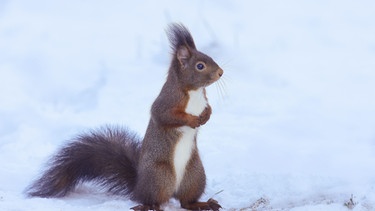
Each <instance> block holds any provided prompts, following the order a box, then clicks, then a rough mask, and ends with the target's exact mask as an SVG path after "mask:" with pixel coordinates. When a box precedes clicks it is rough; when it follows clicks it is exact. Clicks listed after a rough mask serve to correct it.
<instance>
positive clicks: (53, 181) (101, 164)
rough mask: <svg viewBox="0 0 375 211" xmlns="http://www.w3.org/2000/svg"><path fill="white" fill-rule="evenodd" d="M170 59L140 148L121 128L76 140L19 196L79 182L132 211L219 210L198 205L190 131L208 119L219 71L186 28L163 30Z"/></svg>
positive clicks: (198, 172) (61, 190)
mask: <svg viewBox="0 0 375 211" xmlns="http://www.w3.org/2000/svg"><path fill="white" fill-rule="evenodd" d="M167 35H168V38H169V41H170V43H171V47H172V50H173V58H172V62H171V65H170V68H169V71H168V77H167V80H166V82H165V84H164V86H163V88H162V90H161V92H160V94H159V96H158V97H157V98H156V100H155V101H154V103H153V105H152V109H151V118H150V121H149V124H148V127H147V131H146V134H145V136H144V138H143V141H141V139H140V138H139V137H138V136H137V135H136V134H135V133H133V132H131V131H129V130H128V129H126V128H118V127H109V126H107V127H104V128H101V129H99V130H94V131H91V132H89V133H86V134H81V135H79V136H77V137H76V138H75V139H73V141H72V142H70V143H69V144H67V145H66V146H64V147H63V148H62V149H60V151H59V152H58V153H57V154H56V155H55V156H54V157H52V159H51V161H50V163H49V166H48V168H47V170H46V171H45V172H44V173H43V175H42V176H41V177H40V178H39V179H38V180H36V181H35V182H34V183H33V184H32V185H31V186H30V187H29V188H28V189H27V190H26V192H27V194H28V195H29V196H38V197H62V196H65V195H66V194H67V193H68V192H69V191H71V190H73V189H74V188H75V186H76V185H78V184H79V183H81V182H84V181H94V182H96V183H97V184H99V185H101V186H102V187H105V188H107V189H108V191H109V192H112V193H115V194H120V195H124V196H128V197H129V198H130V199H132V200H134V201H136V202H139V203H141V205H138V206H135V207H133V208H132V209H133V210H137V211H144V210H160V205H162V204H164V203H166V202H167V201H168V200H169V199H170V198H176V199H178V200H179V201H180V203H181V207H182V208H185V209H189V210H219V209H220V208H221V206H220V205H219V204H218V202H217V201H215V200H213V199H209V200H208V201H207V202H199V201H198V199H199V198H200V197H201V195H202V193H203V191H204V189H205V185H206V175H205V171H204V168H203V165H202V162H201V159H200V157H199V153H198V149H197V140H196V139H197V132H198V129H199V127H200V126H201V125H204V124H205V123H206V122H207V121H208V120H209V118H210V115H211V107H210V105H209V104H208V101H207V97H206V90H205V87H207V86H208V85H210V84H212V83H214V82H215V81H217V80H219V79H220V77H221V76H222V75H223V70H222V69H221V68H220V67H219V66H218V65H217V64H216V63H215V61H214V60H213V59H212V58H211V57H209V56H207V55H205V54H203V53H202V52H200V51H198V50H197V49H196V47H195V44H194V40H193V38H192V36H191V34H190V32H189V31H188V29H187V28H186V27H185V26H183V25H182V24H176V23H174V24H171V25H169V28H168V30H167Z"/></svg>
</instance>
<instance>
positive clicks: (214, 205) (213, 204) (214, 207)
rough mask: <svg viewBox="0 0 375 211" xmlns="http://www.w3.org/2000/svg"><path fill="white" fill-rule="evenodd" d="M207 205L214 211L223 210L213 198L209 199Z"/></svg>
mask: <svg viewBox="0 0 375 211" xmlns="http://www.w3.org/2000/svg"><path fill="white" fill-rule="evenodd" d="M207 204H208V206H209V207H210V208H211V209H212V210H213V211H218V210H219V209H220V208H221V206H220V204H219V203H218V202H217V201H216V200H215V199H213V198H210V199H208V201H207Z"/></svg>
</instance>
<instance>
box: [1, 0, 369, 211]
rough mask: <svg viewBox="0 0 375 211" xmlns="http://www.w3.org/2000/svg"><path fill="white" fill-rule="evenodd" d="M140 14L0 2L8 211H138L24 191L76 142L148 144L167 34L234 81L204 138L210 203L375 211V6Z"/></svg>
mask: <svg viewBox="0 0 375 211" xmlns="http://www.w3.org/2000/svg"><path fill="white" fill-rule="evenodd" d="M134 2H137V3H134ZM134 2H132V1H116V0H114V1H85V0H80V1H39V0H38V1H8V0H0V210H69V211H70V210H127V209H129V208H130V207H131V206H134V205H135V203H134V202H132V201H130V200H127V199H123V198H121V197H118V196H111V195H108V194H106V193H103V192H102V191H100V190H97V189H95V187H92V186H91V185H86V186H83V187H80V188H78V189H77V191H76V192H74V193H72V194H71V195H69V196H67V197H65V198H61V199H41V198H31V199H29V198H26V197H25V195H24V194H23V190H24V189H25V187H27V185H29V184H30V183H31V181H32V180H33V179H35V178H36V177H37V175H38V174H39V173H40V171H41V169H42V168H43V166H44V164H45V162H46V161H47V159H48V158H49V157H50V156H51V155H52V154H53V153H54V152H55V151H56V150H57V149H58V148H59V147H60V146H62V145H63V143H64V142H65V141H66V140H69V139H70V138H72V137H73V136H74V135H75V134H77V133H79V132H80V131H87V130H89V129H91V128H97V127H100V126H102V125H104V124H116V125H127V126H129V127H130V128H132V129H133V130H135V131H137V132H138V133H139V134H142V135H143V133H144V131H145V129H146V126H147V122H148V118H149V109H150V106H151V103H152V102H153V100H154V99H155V97H156V96H157V94H158V93H159V91H160V88H161V86H162V84H163V83H164V80H165V76H166V71H167V68H168V66H169V59H170V49H169V44H168V40H167V38H166V35H165V31H164V30H165V28H166V26H167V24H168V23H170V22H182V23H184V24H185V25H186V26H187V27H188V28H189V29H190V31H191V32H192V34H193V37H194V38H195V42H196V45H197V47H198V49H200V50H201V51H202V52H205V53H206V54H208V55H210V56H211V57H213V58H214V59H215V60H216V61H217V62H218V63H219V64H220V65H221V66H222V68H223V69H224V71H225V72H224V77H223V79H222V80H221V81H220V84H217V85H212V86H211V87H209V89H208V97H209V100H210V103H211V106H212V108H213V115H212V116H211V119H210V121H209V122H208V123H207V124H206V125H205V126H204V127H202V128H201V131H200V135H199V138H198V141H199V148H200V152H201V156H202V159H203V162H204V165H205V168H206V173H207V177H208V186H207V189H206V194H205V195H204V196H203V197H202V199H203V200H207V199H208V198H210V197H212V196H214V198H215V199H217V200H218V201H219V202H220V203H221V205H222V206H223V207H224V208H225V210H239V209H243V208H244V209H243V210H251V209H252V208H254V209H255V210H294V211H296V210H328V211H329V210H348V207H353V208H354V210H375V12H374V11H375V2H374V1H371V0H368V1H366V0H363V1H349V0H317V1H307V0H306V1H304V0H302V1H300V0H287V1H276V0H274V1H271V0H266V1H224V0H220V1H198V0H194V1H167V0H161V1H151V0H149V1H146V0H144V1H134ZM220 191H222V192H220ZM218 192H220V193H218ZM216 193H218V194H217V195H215V194H216ZM350 199H352V201H353V203H351V201H350ZM344 204H346V205H347V206H345V205H344ZM350 204H354V205H353V206H350ZM178 207H179V204H178V203H177V202H176V201H174V200H171V202H170V203H169V204H167V205H166V207H165V209H166V210H175V209H177V208H178Z"/></svg>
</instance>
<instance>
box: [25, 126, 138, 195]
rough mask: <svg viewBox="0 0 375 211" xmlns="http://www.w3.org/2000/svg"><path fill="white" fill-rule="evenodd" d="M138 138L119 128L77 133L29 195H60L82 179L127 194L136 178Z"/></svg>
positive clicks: (36, 182)
mask: <svg viewBox="0 0 375 211" xmlns="http://www.w3.org/2000/svg"><path fill="white" fill-rule="evenodd" d="M139 152H140V138H139V137H138V136H137V135H136V134H134V133H132V132H130V131H128V130H127V129H123V128H111V127H104V128H101V129H99V130H94V131H91V132H89V133H86V134H82V135H79V136H78V137H77V138H76V139H74V140H73V141H72V142H71V143H69V144H68V145H66V146H65V147H63V148H62V149H61V150H60V151H59V152H58V153H57V154H56V155H55V156H54V157H52V159H51V160H50V163H49V164H48V166H47V170H46V171H45V172H44V173H43V175H42V177H40V178H39V179H38V180H36V181H35V182H34V183H33V184H32V185H31V186H30V187H29V188H28V189H27V190H26V193H27V194H28V195H29V196H38V197H62V196H65V195H66V194H67V193H68V192H69V191H71V190H73V189H74V188H75V186H76V185H77V184H79V183H80V182H84V181H90V180H91V181H95V182H97V183H98V184H99V185H101V186H103V187H105V188H108V190H109V191H111V192H113V193H115V194H121V195H128V196H131V194H132V192H133V190H134V186H135V183H136V177H137V165H138V158H139Z"/></svg>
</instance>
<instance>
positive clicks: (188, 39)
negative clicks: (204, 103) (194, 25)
mask: <svg viewBox="0 0 375 211" xmlns="http://www.w3.org/2000/svg"><path fill="white" fill-rule="evenodd" d="M167 34H168V38H169V41H170V43H171V47H172V50H173V58H172V64H171V67H170V70H169V71H174V72H175V73H176V74H177V77H178V80H179V82H180V83H181V85H182V86H183V87H184V88H187V89H198V88H201V87H206V86H208V85H210V84H212V83H214V82H215V81H217V80H219V79H220V77H221V76H222V75H223V70H222V69H221V68H220V67H219V65H217V64H216V62H215V61H214V60H213V59H212V58H211V57H209V56H207V55H206V54H204V53H202V52H199V51H198V50H197V49H196V47H195V44H194V40H193V37H192V36H191V34H190V32H189V30H188V29H187V28H186V27H185V26H183V25H182V24H176V23H173V24H170V25H169V27H168V30H167Z"/></svg>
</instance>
